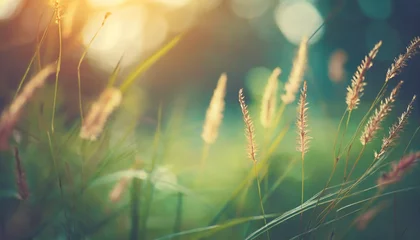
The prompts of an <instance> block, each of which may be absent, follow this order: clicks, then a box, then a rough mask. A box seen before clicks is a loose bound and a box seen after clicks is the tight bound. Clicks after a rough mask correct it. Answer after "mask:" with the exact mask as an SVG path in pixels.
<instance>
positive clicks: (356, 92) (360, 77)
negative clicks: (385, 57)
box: [346, 41, 382, 111]
mask: <svg viewBox="0 0 420 240" xmlns="http://www.w3.org/2000/svg"><path fill="white" fill-rule="evenodd" d="M381 45H382V41H379V42H378V43H377V44H376V45H375V46H374V47H373V49H372V50H371V51H370V52H369V54H368V55H367V56H366V57H365V59H364V60H363V61H362V63H361V64H360V65H359V66H358V67H357V71H356V73H355V74H354V76H353V78H352V80H351V85H350V86H348V87H347V96H346V104H347V109H348V110H349V111H351V110H353V109H356V108H357V106H358V104H359V102H360V98H361V97H362V95H363V90H364V87H365V86H366V82H364V80H365V75H366V72H367V71H368V70H369V69H370V68H371V67H372V65H373V62H372V61H373V59H374V58H375V57H376V54H378V51H379V48H380V47H381Z"/></svg>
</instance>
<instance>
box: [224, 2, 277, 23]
mask: <svg viewBox="0 0 420 240" xmlns="http://www.w3.org/2000/svg"><path fill="white" fill-rule="evenodd" d="M269 5H270V1H269V0H231V8H232V11H233V12H234V13H235V14H236V15H237V16H238V17H241V18H246V19H253V18H256V17H259V16H261V15H262V14H264V13H265V12H266V11H267V9H268V7H269Z"/></svg>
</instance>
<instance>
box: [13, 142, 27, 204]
mask: <svg viewBox="0 0 420 240" xmlns="http://www.w3.org/2000/svg"><path fill="white" fill-rule="evenodd" d="M14 155H15V162H16V166H15V169H16V170H15V171H16V172H15V174H16V185H17V187H18V192H19V197H20V199H21V200H26V199H28V197H29V188H28V184H27V182H26V177H25V170H24V169H23V167H22V161H21V159H20V156H19V150H18V148H17V147H15V148H14Z"/></svg>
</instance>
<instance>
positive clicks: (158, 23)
mask: <svg viewBox="0 0 420 240" xmlns="http://www.w3.org/2000/svg"><path fill="white" fill-rule="evenodd" d="M168 29H169V25H168V21H166V19H165V18H164V17H163V16H162V15H160V14H148V19H147V20H146V23H145V26H144V31H143V38H144V41H143V50H144V51H150V50H151V51H153V50H155V49H156V48H158V47H159V46H160V45H161V44H162V43H163V41H165V39H166V36H167V35H168Z"/></svg>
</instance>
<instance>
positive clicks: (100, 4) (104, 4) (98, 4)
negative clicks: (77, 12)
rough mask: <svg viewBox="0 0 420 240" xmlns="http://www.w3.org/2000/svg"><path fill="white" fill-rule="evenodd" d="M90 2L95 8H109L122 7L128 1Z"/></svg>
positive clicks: (103, 0) (102, 0)
mask: <svg viewBox="0 0 420 240" xmlns="http://www.w3.org/2000/svg"><path fill="white" fill-rule="evenodd" d="M88 2H89V4H90V5H92V6H94V7H109V6H118V5H121V4H123V3H125V2H127V0H88Z"/></svg>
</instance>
